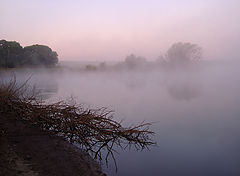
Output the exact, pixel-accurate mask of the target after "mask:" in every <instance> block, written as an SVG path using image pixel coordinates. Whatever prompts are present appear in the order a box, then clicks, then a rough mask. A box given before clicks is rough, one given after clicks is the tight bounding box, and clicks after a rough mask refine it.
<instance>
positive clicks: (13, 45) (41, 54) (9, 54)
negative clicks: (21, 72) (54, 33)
mask: <svg viewBox="0 0 240 176" xmlns="http://www.w3.org/2000/svg"><path fill="white" fill-rule="evenodd" d="M57 62H58V55H57V53H56V52H55V51H52V49H51V48H49V47H48V46H44V45H32V46H27V47H25V48H23V47H22V46H21V45H20V44H19V43H18V42H15V41H6V40H0V67H8V68H13V67H19V66H54V65H56V64H57Z"/></svg>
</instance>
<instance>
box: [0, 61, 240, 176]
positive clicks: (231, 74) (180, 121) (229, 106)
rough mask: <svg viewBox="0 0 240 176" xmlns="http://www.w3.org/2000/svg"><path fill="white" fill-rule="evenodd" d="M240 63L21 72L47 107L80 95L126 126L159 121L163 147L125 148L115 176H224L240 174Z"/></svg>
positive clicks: (111, 168)
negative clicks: (110, 110) (147, 149)
mask: <svg viewBox="0 0 240 176" xmlns="http://www.w3.org/2000/svg"><path fill="white" fill-rule="evenodd" d="M239 63H240V62H239V61H237V60H232V61H230V60H228V61H226V60H225V61H224V60H222V61H220V60H218V61H202V62H201V63H200V64H199V66H198V67H195V68H194V69H179V70H176V69H175V70H164V69H160V68H159V69H158V68H157V69H156V68H155V69H152V70H151V69H150V70H149V69H148V70H141V69H139V70H118V71H113V70H105V71H76V70H74V69H72V70H71V69H60V70H59V69H37V70H36V69H35V70H32V69H19V70H15V74H16V77H17V80H18V81H19V82H21V81H22V82H23V81H24V80H26V79H27V78H28V77H29V76H30V75H32V76H31V79H30V80H29V84H31V85H35V86H36V87H37V88H38V90H40V91H41V94H42V96H43V97H44V98H45V100H46V102H54V101H57V100H62V99H67V98H69V97H70V96H73V97H74V98H75V99H76V101H77V102H78V103H82V104H83V106H85V107H91V108H96V107H108V108H109V109H112V110H114V111H115V115H114V116H115V119H116V120H122V119H123V120H124V122H123V124H124V125H131V124H137V123H140V122H142V121H143V120H145V121H146V122H154V123H153V125H152V126H151V130H153V131H154V132H155V133H156V135H155V137H154V140H156V141H157V143H158V146H156V147H151V148H150V151H142V152H137V151H135V150H130V151H128V150H126V151H121V150H119V151H118V152H119V155H116V160H117V163H118V169H119V170H118V172H117V173H115V168H114V164H113V162H112V161H111V162H110V165H109V167H108V168H107V167H106V165H105V164H104V162H103V163H102V167H103V170H104V172H106V173H108V174H109V175H118V176H124V175H167V176H168V175H169V176H175V175H201V176H202V175H205V176H206V175H209V176H210V175H211V176H212V175H218V176H219V175H239V174H240V167H239V163H240V142H239V137H240V129H239V126H240V109H239V107H240V94H239V90H240V77H239V74H240V71H239ZM62 65H63V67H64V66H65V65H64V63H63V64H62ZM73 65H74V66H75V67H76V63H73ZM70 66H71V64H70V63H68V68H69V67H70ZM10 75H11V73H10V72H1V77H4V78H8V79H9V77H10Z"/></svg>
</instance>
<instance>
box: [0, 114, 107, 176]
mask: <svg viewBox="0 0 240 176" xmlns="http://www.w3.org/2000/svg"><path fill="white" fill-rule="evenodd" d="M15 175H19V176H104V175H105V174H103V173H102V172H101V169H100V167H99V166H98V164H97V163H96V162H95V161H93V159H92V158H90V156H89V155H88V154H87V153H85V152H83V151H81V150H80V149H78V148H77V147H75V146H73V145H71V144H69V143H68V142H66V141H64V140H63V139H62V138H61V137H58V136H54V135H52V134H49V133H47V132H45V131H42V130H40V129H39V128H37V127H36V126H33V125H32V124H29V123H28V122H26V121H20V120H16V119H12V118H6V117H5V118H4V117H3V115H2V114H1V113H0V176H15Z"/></svg>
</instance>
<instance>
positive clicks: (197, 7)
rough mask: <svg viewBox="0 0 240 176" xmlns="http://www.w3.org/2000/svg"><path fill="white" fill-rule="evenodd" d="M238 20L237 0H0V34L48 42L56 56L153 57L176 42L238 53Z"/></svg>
mask: <svg viewBox="0 0 240 176" xmlns="http://www.w3.org/2000/svg"><path fill="white" fill-rule="evenodd" d="M239 21H240V1H239V0H201V1H200V0H181V1H180V0H91V1H89V0H0V39H5V40H11V41H12V40H14V41H18V42H20V44H21V45H22V46H27V45H32V44H44V45H48V46H49V47H51V48H52V49H53V50H55V51H57V53H58V55H59V59H60V60H79V61H86V60H87V61H110V60H112V61H117V60H123V59H124V58H125V57H126V55H129V54H131V53H134V54H136V55H140V56H144V57H146V58H147V59H148V60H155V59H156V58H157V57H158V56H159V55H164V53H165V52H166V51H167V49H168V48H169V47H170V46H171V45H172V44H173V43H175V42H190V43H194V44H198V45H199V46H201V47H202V48H203V51H204V53H203V56H204V59H230V58H237V57H239V56H240V22H239ZM239 59H240V58H239Z"/></svg>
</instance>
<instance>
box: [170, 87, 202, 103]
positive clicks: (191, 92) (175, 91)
mask: <svg viewBox="0 0 240 176" xmlns="http://www.w3.org/2000/svg"><path fill="white" fill-rule="evenodd" d="M167 90H168V93H169V95H171V97H173V98H174V99H176V100H191V99H194V98H197V97H199V96H200V94H201V92H200V88H199V87H198V86H196V85H189V84H177V85H169V86H168V87H167Z"/></svg>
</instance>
